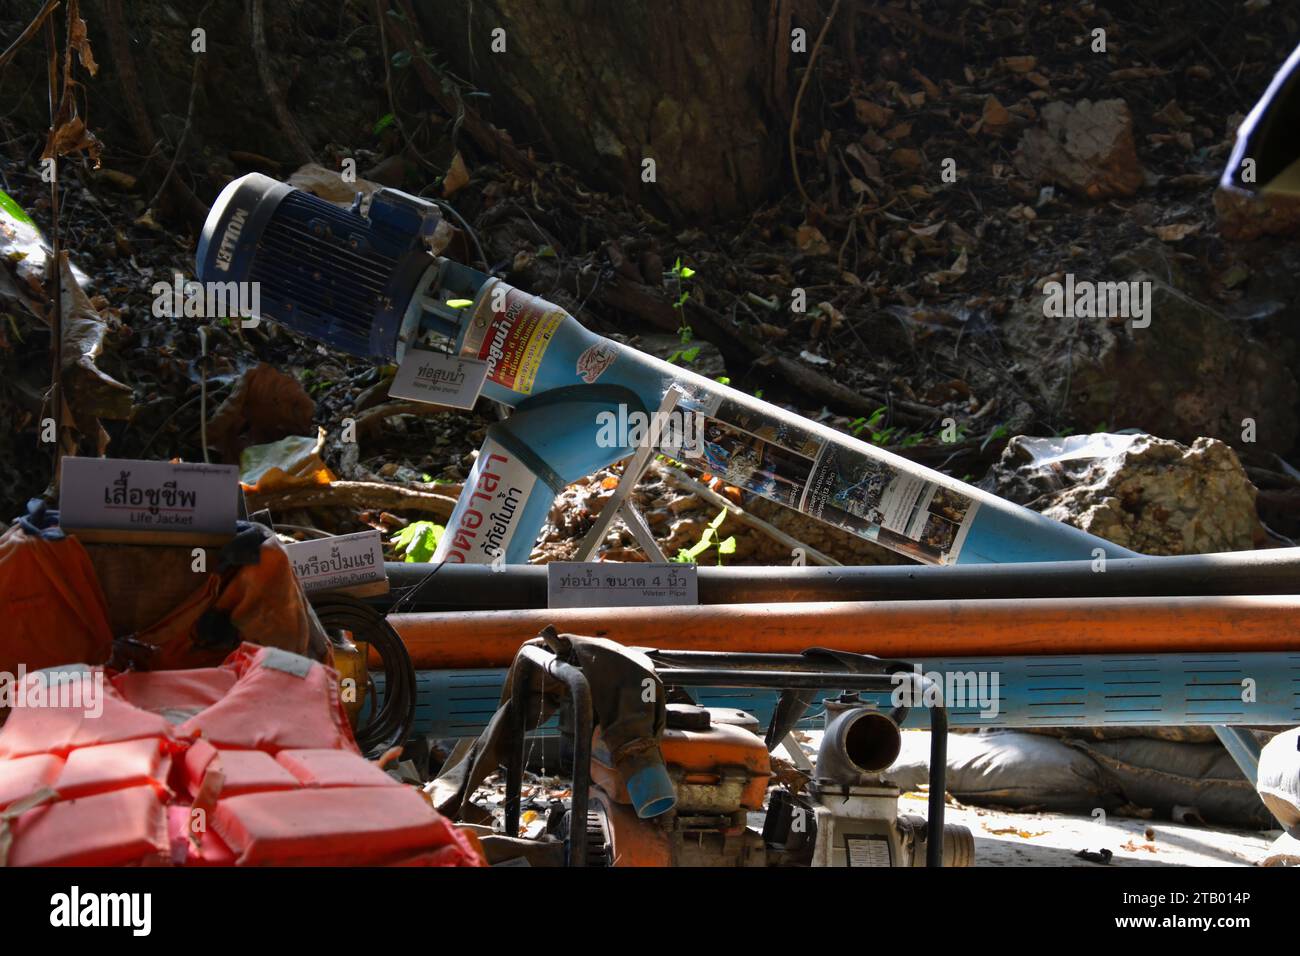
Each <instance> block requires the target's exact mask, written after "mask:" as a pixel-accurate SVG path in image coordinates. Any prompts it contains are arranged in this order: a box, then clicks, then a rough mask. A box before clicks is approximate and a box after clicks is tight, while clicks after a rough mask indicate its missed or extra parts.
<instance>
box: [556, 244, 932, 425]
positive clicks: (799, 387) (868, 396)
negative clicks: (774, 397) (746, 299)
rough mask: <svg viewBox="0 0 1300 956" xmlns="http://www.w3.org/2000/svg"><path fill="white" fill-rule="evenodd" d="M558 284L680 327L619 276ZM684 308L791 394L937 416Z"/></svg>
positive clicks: (667, 308) (670, 328)
mask: <svg viewBox="0 0 1300 956" xmlns="http://www.w3.org/2000/svg"><path fill="white" fill-rule="evenodd" d="M562 281H564V282H566V283H568V282H573V283H574V284H575V285H576V287H577V289H578V291H579V294H581V295H585V296H590V297H592V298H594V299H596V300H597V301H598V302H600V303H601V304H602V305H604V306H607V307H608V308H612V309H617V310H619V311H621V312H627V313H629V314H631V315H634V316H636V317H637V318H639V319H641V320H642V321H644V322H646V323H648V324H649V325H653V326H655V327H656V328H660V329H663V330H664V331H666V332H676V331H678V329H680V328H681V318H680V317H679V316H678V314H677V310H676V309H674V308H673V307H672V305H671V304H670V303H669V302H667V301H666V300H665V299H664V297H663V295H661V294H659V293H658V292H656V290H654V289H652V288H651V287H650V286H647V285H643V284H641V283H638V282H633V281H632V280H630V279H627V278H625V277H622V276H617V277H615V278H613V279H607V280H606V281H603V282H598V281H597V275H596V273H594V272H592V273H585V272H580V271H578V270H577V269H571V270H566V273H565V275H564V276H563V278H562ZM686 308H687V310H688V311H689V313H690V321H691V327H692V328H694V329H695V330H696V331H697V333H698V334H699V335H700V337H701V338H703V339H706V340H707V341H710V342H712V343H714V344H715V345H717V346H718V348H719V349H720V350H721V351H722V353H723V356H724V357H725V358H727V359H728V361H729V362H733V363H735V364H740V363H742V362H748V363H749V364H751V365H754V366H758V367H760V368H763V369H766V370H769V371H770V372H771V373H772V374H773V376H775V377H776V378H778V379H783V380H784V381H785V382H786V383H787V384H788V385H790V386H791V387H792V388H793V389H794V390H796V391H798V392H802V393H803V394H806V395H808V396H809V397H810V398H814V399H816V400H817V401H819V402H821V403H823V404H825V405H827V406H829V407H831V408H839V409H842V410H843V411H846V412H852V413H854V414H857V415H863V416H870V415H872V414H874V413H875V411H876V409H878V408H879V407H880V406H881V405H885V406H887V407H888V408H889V409H890V410H891V411H892V413H893V418H894V420H895V421H897V422H901V423H903V424H906V425H924V424H928V423H930V422H932V421H934V420H935V419H937V418H939V417H941V413H940V411H939V410H938V409H937V408H931V407H930V406H928V405H922V404H920V403H919V402H909V401H906V400H904V399H898V398H891V396H889V395H887V394H886V393H884V392H880V391H877V390H875V389H859V388H850V387H848V386H847V385H841V384H840V383H839V382H836V381H833V380H831V379H829V378H827V377H826V376H824V375H822V374H821V373H820V372H817V371H814V370H813V369H812V368H810V367H809V366H807V365H805V364H803V363H802V362H798V361H796V360H794V359H791V358H786V357H785V356H783V355H777V354H775V353H773V352H770V351H768V349H767V348H766V347H765V346H764V345H763V344H762V343H761V342H759V341H758V340H757V339H755V338H753V337H752V336H750V335H748V334H746V333H745V332H744V331H743V330H741V329H739V328H735V327H724V326H723V325H722V324H721V323H720V322H719V321H718V320H717V318H716V316H715V315H714V314H713V313H712V312H710V311H709V310H708V309H706V308H704V307H703V306H698V305H695V304H694V303H693V302H692V301H690V300H688V301H687V303H686Z"/></svg>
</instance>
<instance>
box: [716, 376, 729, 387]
mask: <svg viewBox="0 0 1300 956" xmlns="http://www.w3.org/2000/svg"><path fill="white" fill-rule="evenodd" d="M714 381H715V382H717V383H718V384H719V385H730V384H731V379H729V378H728V377H727V376H725V375H719V376H718V377H717V378H715V379H714Z"/></svg>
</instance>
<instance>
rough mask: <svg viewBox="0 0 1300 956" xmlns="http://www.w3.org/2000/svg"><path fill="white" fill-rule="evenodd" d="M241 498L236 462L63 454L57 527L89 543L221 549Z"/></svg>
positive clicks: (236, 513)
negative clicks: (206, 546)
mask: <svg viewBox="0 0 1300 956" xmlns="http://www.w3.org/2000/svg"><path fill="white" fill-rule="evenodd" d="M239 493H240V492H239V468H238V467H237V466H235V465H205V464H198V463H180V464H173V463H171V462H166V461H136V460H132V459H126V458H69V457H65V458H64V459H63V468H62V479H61V481H60V486H59V526H60V527H61V528H63V530H65V531H69V532H73V533H75V534H77V535H78V537H81V538H83V539H85V540H88V541H94V540H100V541H133V540H134V541H139V542H142V543H149V542H150V541H155V542H157V543H161V544H181V543H194V544H223V543H224V542H226V541H228V540H230V538H231V537H232V536H233V535H234V533H235V520H236V517H237V515H238V510H239Z"/></svg>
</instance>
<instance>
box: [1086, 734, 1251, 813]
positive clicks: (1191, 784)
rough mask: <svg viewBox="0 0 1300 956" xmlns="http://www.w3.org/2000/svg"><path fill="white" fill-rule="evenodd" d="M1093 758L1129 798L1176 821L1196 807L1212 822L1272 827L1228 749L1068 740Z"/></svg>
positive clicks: (1141, 741)
mask: <svg viewBox="0 0 1300 956" xmlns="http://www.w3.org/2000/svg"><path fill="white" fill-rule="evenodd" d="M1066 742H1067V743H1068V744H1069V745H1070V746H1071V747H1073V748H1075V749H1076V750H1079V751H1082V752H1083V753H1086V754H1088V755H1089V756H1090V757H1092V758H1093V759H1094V760H1095V761H1096V762H1097V764H1098V765H1099V766H1100V767H1101V768H1102V769H1103V770H1104V771H1105V772H1106V774H1107V776H1108V777H1109V778H1110V779H1111V780H1113V781H1114V782H1115V784H1116V785H1117V786H1118V787H1119V789H1120V790H1121V792H1123V794H1124V797H1125V799H1126V800H1127V801H1128V802H1129V803H1131V804H1134V805H1135V806H1139V807H1149V808H1151V809H1153V810H1155V811H1156V812H1157V813H1159V814H1160V815H1161V816H1163V817H1172V815H1173V809H1174V807H1190V808H1192V809H1194V810H1195V811H1196V812H1197V814H1198V815H1199V816H1200V817H1201V819H1202V820H1204V821H1205V822H1206V823H1216V824H1221V825H1225V826H1234V827H1250V828H1255V829H1267V828H1268V827H1270V826H1272V818H1271V817H1270V816H1269V814H1268V811H1267V810H1266V809H1265V807H1264V804H1263V802H1262V801H1261V800H1260V798H1259V795H1258V794H1257V793H1256V792H1255V788H1254V787H1253V786H1252V785H1251V783H1250V781H1249V780H1247V779H1246V778H1245V777H1244V776H1242V773H1241V769H1240V768H1239V767H1238V766H1237V764H1236V761H1234V760H1233V759H1232V756H1231V754H1229V753H1228V752H1227V751H1226V750H1224V749H1223V747H1222V746H1221V745H1220V744H1218V743H1213V744H1186V743H1174V742H1171V741H1167V740H1152V739H1147V738H1141V737H1133V738H1129V739H1126V740H1103V741H1084V740H1069V741H1066Z"/></svg>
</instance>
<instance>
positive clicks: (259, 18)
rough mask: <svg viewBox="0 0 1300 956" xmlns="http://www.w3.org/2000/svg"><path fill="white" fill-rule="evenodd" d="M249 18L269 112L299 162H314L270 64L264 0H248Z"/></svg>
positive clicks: (258, 72) (258, 68) (255, 57)
mask: <svg viewBox="0 0 1300 956" xmlns="http://www.w3.org/2000/svg"><path fill="white" fill-rule="evenodd" d="M249 19H250V20H251V21H252V27H253V29H252V34H253V62H255V63H256V64H257V75H258V77H259V78H260V79H261V81H262V90H263V91H264V92H265V93H266V101H267V103H269V104H270V106H271V112H272V113H274V114H275V122H276V124H277V125H278V126H279V127H280V131H281V132H282V133H284V138H285V139H287V140H288V141H289V146H290V147H291V148H292V150H293V152H294V154H295V158H296V159H297V160H298V161H299V162H302V163H314V162H315V161H316V157H315V156H314V155H313V154H312V151H311V145H310V144H309V143H308V142H307V138H306V137H305V136H303V135H302V130H301V129H299V128H298V122H297V120H295V119H294V118H293V114H292V113H290V112H289V106H288V104H287V103H286V102H285V99H284V93H283V91H281V89H280V83H279V81H278V80H277V79H276V71H275V68H274V67H273V66H272V65H271V56H270V54H269V53H268V52H267V49H266V5H265V3H264V2H263V0H250V2H249Z"/></svg>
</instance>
